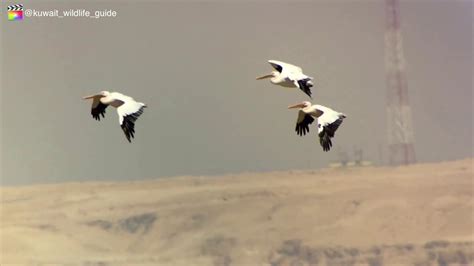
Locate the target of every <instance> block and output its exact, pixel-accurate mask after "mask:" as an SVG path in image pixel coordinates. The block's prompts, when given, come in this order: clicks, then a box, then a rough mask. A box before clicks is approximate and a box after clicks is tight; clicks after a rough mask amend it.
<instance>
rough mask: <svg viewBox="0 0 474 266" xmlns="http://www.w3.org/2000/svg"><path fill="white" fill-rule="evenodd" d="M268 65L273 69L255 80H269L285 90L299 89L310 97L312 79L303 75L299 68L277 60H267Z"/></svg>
mask: <svg viewBox="0 0 474 266" xmlns="http://www.w3.org/2000/svg"><path fill="white" fill-rule="evenodd" d="M268 63H270V65H271V66H272V67H273V68H274V69H275V70H273V71H272V72H271V73H270V74H267V75H264V76H261V77H257V80H261V79H266V78H270V82H271V83H272V84H275V85H279V86H282V87H286V88H299V89H301V90H302V91H303V92H304V93H306V94H307V95H308V96H309V97H311V89H310V88H311V87H312V86H313V82H312V80H313V78H312V77H310V76H307V75H305V74H303V70H302V69H301V67H299V66H295V65H292V64H288V63H285V62H281V61H277V60H268Z"/></svg>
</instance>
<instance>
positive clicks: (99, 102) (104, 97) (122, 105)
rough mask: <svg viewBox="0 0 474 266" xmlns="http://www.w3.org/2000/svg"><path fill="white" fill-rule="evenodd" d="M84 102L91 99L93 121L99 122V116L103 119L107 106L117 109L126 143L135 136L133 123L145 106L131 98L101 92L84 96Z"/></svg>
mask: <svg viewBox="0 0 474 266" xmlns="http://www.w3.org/2000/svg"><path fill="white" fill-rule="evenodd" d="M83 99H84V100H87V99H93V101H92V109H91V114H92V117H93V118H94V119H96V120H97V121H100V116H101V115H102V117H105V116H104V114H105V109H106V108H107V106H109V105H111V106H112V107H115V108H117V113H118V116H119V123H120V127H122V130H123V132H124V133H125V137H126V138H127V140H128V142H132V141H131V138H133V137H134V134H135V121H137V119H138V117H139V116H140V115H141V114H143V109H144V108H145V107H146V104H144V103H140V102H137V101H135V100H134V99H133V98H132V97H129V96H126V95H123V94H121V93H118V92H108V91H101V92H100V93H99V94H95V95H90V96H86V97H84V98H83Z"/></svg>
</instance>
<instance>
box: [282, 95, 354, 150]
mask: <svg viewBox="0 0 474 266" xmlns="http://www.w3.org/2000/svg"><path fill="white" fill-rule="evenodd" d="M291 108H300V110H299V112H298V119H297V120H296V128H295V131H296V133H297V134H298V135H300V136H303V135H306V133H307V132H309V125H311V123H313V121H314V118H313V117H315V118H317V119H318V136H319V143H320V144H321V146H322V147H323V150H324V151H329V150H330V149H331V147H332V141H331V138H333V137H334V133H335V132H336V130H337V128H338V127H339V126H340V125H341V124H342V120H344V118H346V115H345V114H343V113H339V112H336V111H334V110H332V109H331V108H328V107H325V106H322V105H317V104H315V105H311V103H310V102H308V101H304V102H302V103H299V104H295V105H290V106H288V109H291Z"/></svg>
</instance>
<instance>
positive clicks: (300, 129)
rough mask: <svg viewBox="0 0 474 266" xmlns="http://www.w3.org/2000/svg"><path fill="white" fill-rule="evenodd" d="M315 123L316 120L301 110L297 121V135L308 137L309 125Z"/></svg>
mask: <svg viewBox="0 0 474 266" xmlns="http://www.w3.org/2000/svg"><path fill="white" fill-rule="evenodd" d="M313 122H314V118H313V117H312V116H311V115H309V114H307V113H305V112H303V111H302V110H300V111H299V112H298V120H297V121H296V127H295V131H296V134H298V135H300V136H303V135H306V133H307V132H309V125H311V124H312V123H313Z"/></svg>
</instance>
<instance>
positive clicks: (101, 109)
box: [91, 97, 109, 121]
mask: <svg viewBox="0 0 474 266" xmlns="http://www.w3.org/2000/svg"><path fill="white" fill-rule="evenodd" d="M107 106H109V105H108V104H103V103H101V102H100V97H94V100H93V101H92V108H91V114H92V117H93V118H94V119H95V120H97V121H100V115H102V117H105V109H106V108H107Z"/></svg>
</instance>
